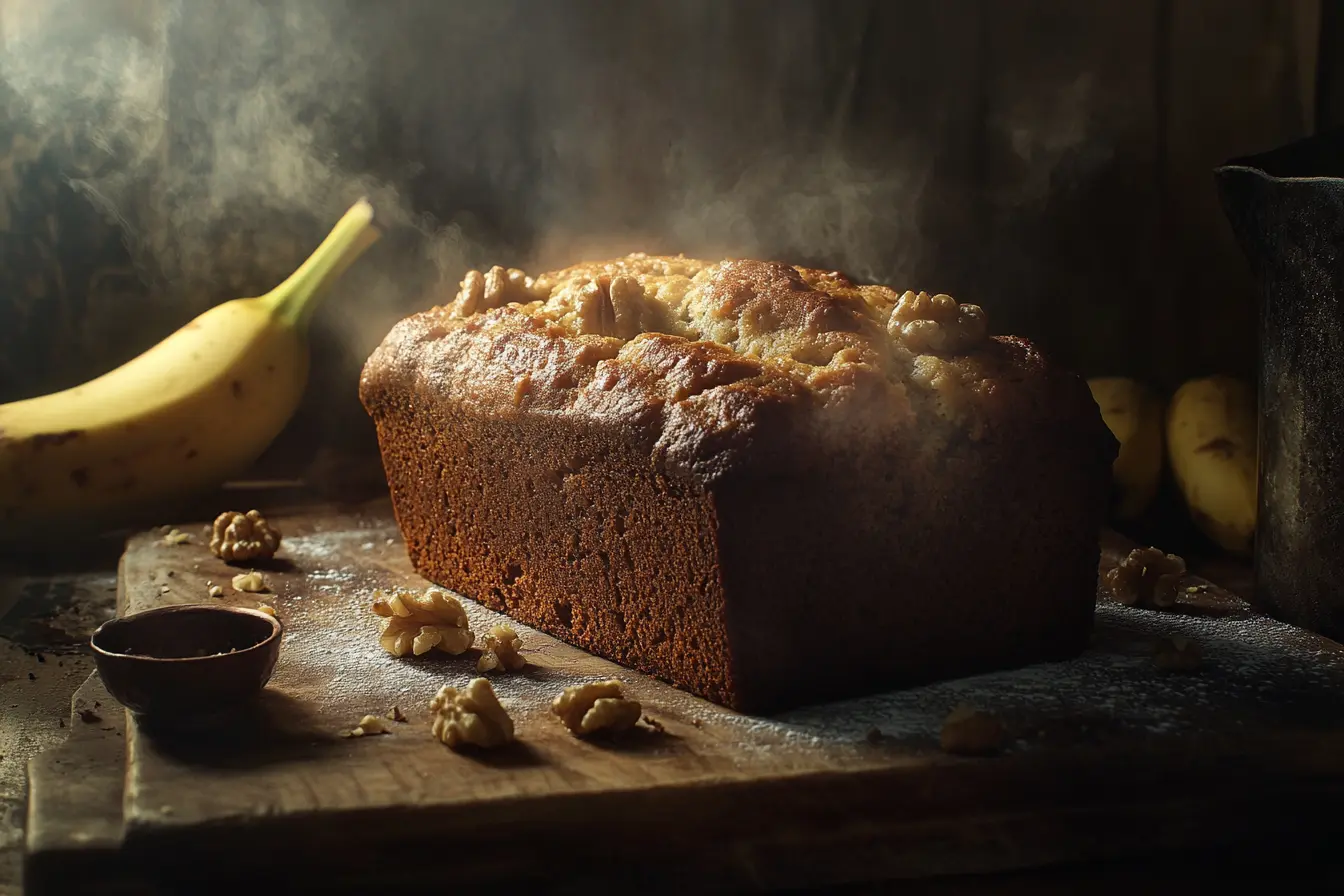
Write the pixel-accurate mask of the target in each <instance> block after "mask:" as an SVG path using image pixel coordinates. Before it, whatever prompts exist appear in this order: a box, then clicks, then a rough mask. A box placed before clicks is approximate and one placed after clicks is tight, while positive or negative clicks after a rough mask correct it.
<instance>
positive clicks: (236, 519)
mask: <svg viewBox="0 0 1344 896" xmlns="http://www.w3.org/2000/svg"><path fill="white" fill-rule="evenodd" d="M279 549H280V530H279V529H276V528H275V527H274V526H272V525H271V524H270V523H268V522H267V521H266V518H265V517H264V516H262V515H261V513H260V512H259V511H256V510H249V511H248V512H247V513H239V512H237V511H235V510H228V511H225V512H224V513H221V514H220V515H219V516H217V517H215V523H214V525H213V526H212V527H211V529H210V552H211V553H213V554H214V555H215V556H216V557H218V558H220V559H221V560H223V561H224V562H225V563H243V562H246V561H248V560H258V559H260V560H269V559H270V558H272V557H274V556H275V552H276V551H278V550H279Z"/></svg>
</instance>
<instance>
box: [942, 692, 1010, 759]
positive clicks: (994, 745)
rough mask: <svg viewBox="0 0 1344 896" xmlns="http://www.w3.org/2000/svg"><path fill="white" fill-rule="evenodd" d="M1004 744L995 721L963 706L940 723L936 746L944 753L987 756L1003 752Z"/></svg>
mask: <svg viewBox="0 0 1344 896" xmlns="http://www.w3.org/2000/svg"><path fill="white" fill-rule="evenodd" d="M1004 740H1005V735H1004V730H1003V726H1002V725H1001V724H999V720H998V719H996V718H994V717H993V716H991V715H989V714H988V713H984V712H981V711H980V710H978V709H976V708H974V707H972V706H967V705H966V704H962V705H960V706H958V707H956V708H955V709H953V710H952V712H950V713H948V716H947V718H946V719H944V720H943V730H942V734H941V735H940V736H939V745H940V746H941V747H942V749H943V752H945V753H955V754H957V755H960V756H988V755H991V754H993V753H997V752H998V751H999V750H1000V749H1002V747H1003V742H1004Z"/></svg>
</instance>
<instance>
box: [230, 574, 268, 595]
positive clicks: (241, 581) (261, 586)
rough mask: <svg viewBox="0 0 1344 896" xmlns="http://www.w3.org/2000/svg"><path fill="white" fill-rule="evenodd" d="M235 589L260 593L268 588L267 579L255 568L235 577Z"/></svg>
mask: <svg viewBox="0 0 1344 896" xmlns="http://www.w3.org/2000/svg"><path fill="white" fill-rule="evenodd" d="M233 590H234V591H246V592H248V593H249V594H260V593H261V592H263V591H265V590H266V580H265V579H263V578H262V577H261V573H259V572H257V571H255V570H253V571H252V572H245V573H241V574H240V575H236V576H234V577H233Z"/></svg>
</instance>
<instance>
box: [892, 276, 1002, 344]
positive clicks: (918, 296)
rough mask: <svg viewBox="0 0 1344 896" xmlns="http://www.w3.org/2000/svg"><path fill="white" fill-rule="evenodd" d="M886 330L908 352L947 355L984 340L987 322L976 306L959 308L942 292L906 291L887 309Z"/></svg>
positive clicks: (987, 329) (987, 332) (986, 332)
mask: <svg viewBox="0 0 1344 896" xmlns="http://www.w3.org/2000/svg"><path fill="white" fill-rule="evenodd" d="M887 331H888V332H890V333H891V334H892V335H893V336H899V337H900V338H901V339H902V341H904V342H905V345H906V348H908V349H910V351H912V352H916V353H919V354H926V353H930V352H935V353H940V354H951V353H957V352H964V351H967V350H969V349H972V348H974V347H975V346H977V345H979V344H980V343H981V342H983V341H984V340H985V339H986V338H988V336H989V322H988V320H987V319H986V318H985V312H984V309H982V308H981V307H980V306H979V305H962V304H961V303H959V302H958V301H957V300H956V299H954V298H952V297H951V296H949V295H945V294H943V293H939V294H937V295H933V296H931V295H929V294H928V293H926V292H918V293H916V292H913V291H910V290H907V291H906V292H905V293H904V294H902V295H901V297H900V299H898V300H897V301H896V306H895V307H894V308H892V310H891V317H890V319H889V320H888V321H887Z"/></svg>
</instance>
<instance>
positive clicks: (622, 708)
mask: <svg viewBox="0 0 1344 896" xmlns="http://www.w3.org/2000/svg"><path fill="white" fill-rule="evenodd" d="M621 689H622V685H621V683H620V682H619V681H596V682H591V683H589V684H582V685H578V686H577V687H572V688H565V689H564V691H563V692H562V693H561V694H560V696H558V697H556V698H555V701H554V702H553V703H552V704H551V712H553V713H555V714H556V715H557V716H559V717H560V721H561V722H564V724H565V727H566V728H568V729H569V730H570V731H571V732H572V733H574V734H577V735H581V736H582V735H585V734H592V733H593V732H595V731H610V732H617V731H624V730H626V729H627V728H630V727H632V726H633V725H634V724H635V723H636V722H638V721H639V717H640V715H641V714H642V713H643V711H644V710H643V707H641V706H640V705H639V701H638V700H626V699H625V698H624V696H622V690H621Z"/></svg>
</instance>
